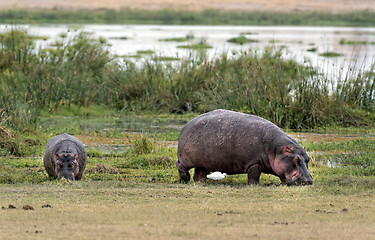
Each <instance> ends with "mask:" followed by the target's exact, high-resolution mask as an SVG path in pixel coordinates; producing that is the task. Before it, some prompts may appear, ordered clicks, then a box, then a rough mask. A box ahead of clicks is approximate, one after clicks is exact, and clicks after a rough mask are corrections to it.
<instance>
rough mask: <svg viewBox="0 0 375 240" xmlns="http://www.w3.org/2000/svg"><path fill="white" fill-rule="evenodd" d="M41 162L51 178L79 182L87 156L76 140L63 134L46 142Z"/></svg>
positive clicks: (79, 142)
mask: <svg viewBox="0 0 375 240" xmlns="http://www.w3.org/2000/svg"><path fill="white" fill-rule="evenodd" d="M43 161H44V168H45V169H46V171H47V173H48V175H49V176H50V177H51V178H55V179H56V178H62V177H64V178H66V179H69V180H80V179H81V178H82V173H83V170H85V167H86V162H87V154H86V151H85V147H84V146H83V144H82V142H81V141H80V140H79V139H78V138H76V137H74V136H72V135H69V134H67V133H63V134H61V135H58V136H54V137H52V138H51V139H49V140H48V142H47V145H46V148H45V150H44V156H43Z"/></svg>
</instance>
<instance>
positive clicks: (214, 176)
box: [207, 171, 227, 180]
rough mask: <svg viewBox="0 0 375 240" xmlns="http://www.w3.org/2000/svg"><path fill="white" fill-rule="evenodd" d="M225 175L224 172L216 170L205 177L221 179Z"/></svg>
mask: <svg viewBox="0 0 375 240" xmlns="http://www.w3.org/2000/svg"><path fill="white" fill-rule="evenodd" d="M226 175H227V174H226V173H221V172H218V171H216V172H213V173H211V174H208V175H207V178H209V179H212V180H222V179H224V178H225V176H226Z"/></svg>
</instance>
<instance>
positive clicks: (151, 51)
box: [137, 50, 155, 55]
mask: <svg viewBox="0 0 375 240" xmlns="http://www.w3.org/2000/svg"><path fill="white" fill-rule="evenodd" d="M154 53H155V51H153V50H138V51H137V54H146V55H148V54H154Z"/></svg>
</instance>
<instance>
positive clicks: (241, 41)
mask: <svg viewBox="0 0 375 240" xmlns="http://www.w3.org/2000/svg"><path fill="white" fill-rule="evenodd" d="M227 42H230V43H236V44H240V45H243V44H245V43H253V42H258V40H255V39H250V38H246V37H245V36H239V37H235V38H230V39H228V40H227Z"/></svg>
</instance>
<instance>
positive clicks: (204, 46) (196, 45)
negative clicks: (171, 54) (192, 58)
mask: <svg viewBox="0 0 375 240" xmlns="http://www.w3.org/2000/svg"><path fill="white" fill-rule="evenodd" d="M177 48H187V49H192V50H202V49H203V50H204V49H207V48H212V46H211V45H209V44H208V43H206V42H205V41H200V42H199V43H194V44H190V45H179V46H177Z"/></svg>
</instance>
